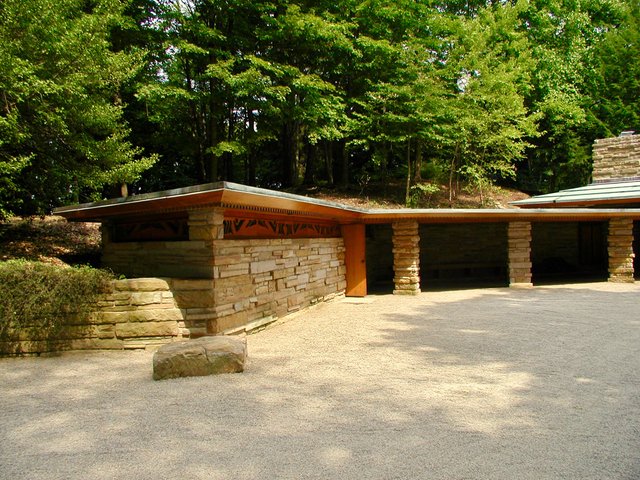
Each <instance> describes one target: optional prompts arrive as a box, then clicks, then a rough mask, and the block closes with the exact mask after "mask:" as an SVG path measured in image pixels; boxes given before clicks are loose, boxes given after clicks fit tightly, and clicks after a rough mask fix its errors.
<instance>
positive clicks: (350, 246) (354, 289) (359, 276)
mask: <svg viewBox="0 0 640 480" xmlns="http://www.w3.org/2000/svg"><path fill="white" fill-rule="evenodd" d="M342 238H343V239H344V247H345V254H344V257H345V258H344V263H345V266H346V267H347V275H346V277H347V278H346V280H347V288H346V291H345V295H346V296H347V297H365V296H366V295H367V261H366V237H365V226H364V225H363V224H361V223H360V224H352V225H343V226H342Z"/></svg>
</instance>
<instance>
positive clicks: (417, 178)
mask: <svg viewBox="0 0 640 480" xmlns="http://www.w3.org/2000/svg"><path fill="white" fill-rule="evenodd" d="M421 181H422V141H420V140H418V142H417V143H416V160H415V167H414V171H413V182H414V183H419V182H421Z"/></svg>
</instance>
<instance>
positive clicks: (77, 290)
mask: <svg viewBox="0 0 640 480" xmlns="http://www.w3.org/2000/svg"><path fill="white" fill-rule="evenodd" d="M113 278H114V277H113V275H112V274H111V273H110V272H107V271H105V270H97V269H95V268H91V267H87V266H81V267H61V266H57V265H51V264H46V263H42V262H33V261H27V260H9V261H6V262H0V354H5V355H6V354H20V353H24V352H26V351H30V352H33V351H35V352H40V351H56V350H61V349H65V345H66V343H65V342H67V343H68V341H69V340H71V339H73V338H80V337H81V336H82V335H81V333H82V330H83V329H89V328H90V325H89V317H90V315H91V313H92V312H93V311H94V310H95V304H96V302H97V300H98V298H99V295H100V294H101V293H106V292H108V291H109V290H110V285H111V283H110V282H111V280H113ZM26 343H30V344H31V346H30V347H29V348H26V347H25V345H26ZM34 345H37V347H34Z"/></svg>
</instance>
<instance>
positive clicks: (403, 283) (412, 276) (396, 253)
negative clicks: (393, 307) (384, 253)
mask: <svg viewBox="0 0 640 480" xmlns="http://www.w3.org/2000/svg"><path fill="white" fill-rule="evenodd" d="M392 226H393V270H394V278H393V283H394V289H393V293H394V294H396V295H417V294H418V293H420V235H419V233H418V222H415V221H402V222H395V223H393V224H392Z"/></svg>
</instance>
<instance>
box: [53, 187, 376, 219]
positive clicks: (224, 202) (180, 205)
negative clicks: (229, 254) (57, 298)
mask: <svg viewBox="0 0 640 480" xmlns="http://www.w3.org/2000/svg"><path fill="white" fill-rule="evenodd" d="M207 207H222V208H224V209H225V210H226V211H234V212H236V213H238V212H254V213H260V214H264V215H271V216H301V217H313V218H319V219H326V220H333V221H336V222H340V221H344V220H347V219H355V218H358V217H359V216H360V214H361V213H362V212H363V210H358V209H355V208H352V207H347V206H345V205H341V204H338V203H334V202H328V201H325V200H318V199H314V198H308V197H304V196H302V195H293V194H290V193H283V192H276V191H274V190H267V189H264V188H255V187H248V186H246V185H240V184H237V183H230V182H217V183H208V184H205V185H196V186H193V187H186V188H178V189H174V190H165V191H161V192H153V193H146V194H142V195H132V196H129V197H122V198H115V199H111V200H104V201H100V202H93V203H85V204H81V205H71V206H68V207H60V208H56V209H55V210H54V214H56V215H60V216H62V217H65V218H66V219H67V220H71V221H80V222H102V221H105V220H111V219H115V218H132V217H140V216H143V215H157V214H163V213H180V212H187V211H189V210H194V209H200V208H207Z"/></svg>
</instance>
